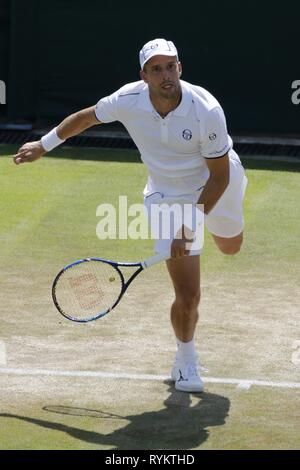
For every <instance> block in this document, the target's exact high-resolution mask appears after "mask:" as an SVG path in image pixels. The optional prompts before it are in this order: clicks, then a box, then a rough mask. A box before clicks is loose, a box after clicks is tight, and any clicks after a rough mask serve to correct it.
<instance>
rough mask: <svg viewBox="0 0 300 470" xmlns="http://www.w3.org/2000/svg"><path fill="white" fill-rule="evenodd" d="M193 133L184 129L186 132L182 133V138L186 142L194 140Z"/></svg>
mask: <svg viewBox="0 0 300 470" xmlns="http://www.w3.org/2000/svg"><path fill="white" fill-rule="evenodd" d="M192 135H193V134H192V131H191V130H190V129H184V131H183V132H182V137H183V138H184V139H185V140H191V138H192Z"/></svg>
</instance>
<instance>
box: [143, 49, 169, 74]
mask: <svg viewBox="0 0 300 470" xmlns="http://www.w3.org/2000/svg"><path fill="white" fill-rule="evenodd" d="M156 55H165V56H168V57H176V58H177V60H178V55H177V54H174V51H166V52H161V51H153V53H152V54H151V55H150V56H149V57H147V59H145V61H144V62H143V63H142V64H141V69H142V70H143V68H144V66H145V65H146V63H147V62H149V60H150V59H152V57H155V56H156Z"/></svg>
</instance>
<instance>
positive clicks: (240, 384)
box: [0, 367, 300, 390]
mask: <svg viewBox="0 0 300 470" xmlns="http://www.w3.org/2000/svg"><path fill="white" fill-rule="evenodd" d="M0 374H3V375H5V374H8V375H44V376H48V377H98V378H105V379H106V378H112V379H129V380H157V381H164V380H169V381H171V379H170V376H169V375H150V374H128V373H123V372H118V373H113V372H100V371H87V370H86V371H84V370H51V369H12V368H6V367H1V368H0ZM203 381H204V382H205V383H218V384H223V385H224V384H231V385H236V386H237V388H239V389H244V390H249V389H250V387H251V386H252V385H256V386H257V387H277V388H300V382H271V381H269V380H255V379H227V378H216V377H203Z"/></svg>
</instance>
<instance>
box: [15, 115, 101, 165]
mask: <svg viewBox="0 0 300 470" xmlns="http://www.w3.org/2000/svg"><path fill="white" fill-rule="evenodd" d="M96 124H101V122H100V121H98V119H97V118H96V115H95V106H91V107H90V108H86V109H82V110H81V111H78V112H77V113H74V114H71V115H70V116H68V117H66V118H65V119H64V120H63V121H62V122H61V123H60V124H59V126H58V127H57V128H56V129H55V130H52V131H51V132H49V134H47V135H46V136H44V137H43V138H42V139H41V140H38V141H34V142H27V143H26V144H24V145H22V147H20V148H19V150H18V151H17V153H16V154H15V155H14V157H13V158H14V162H15V164H16V165H19V164H20V163H28V162H34V161H35V160H38V159H39V158H41V157H42V156H43V155H44V154H45V153H46V152H47V151H50V150H52V148H54V147H56V146H57V145H59V144H60V143H62V142H64V141H65V140H66V139H68V138H69V137H73V136H75V135H78V134H80V133H81V132H83V131H85V130H86V129H88V128H89V127H92V126H94V125H96ZM51 147H52V148H51Z"/></svg>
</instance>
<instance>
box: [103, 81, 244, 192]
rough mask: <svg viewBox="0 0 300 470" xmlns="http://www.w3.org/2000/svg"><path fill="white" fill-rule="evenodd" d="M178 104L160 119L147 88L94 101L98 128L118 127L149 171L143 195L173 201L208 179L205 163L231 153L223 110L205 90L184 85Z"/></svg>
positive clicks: (132, 86) (137, 85)
mask: <svg viewBox="0 0 300 470" xmlns="http://www.w3.org/2000/svg"><path fill="white" fill-rule="evenodd" d="M180 83H181V87H182V100H181V102H180V104H179V105H178V107H177V108H176V109H174V110H173V111H172V112H170V113H169V114H168V115H167V116H166V117H165V118H162V117H161V116H160V115H159V114H158V113H157V111H156V110H155V109H154V107H153V105H152V103H151V101H150V97H149V89H148V85H147V84H146V83H145V82H144V81H138V82H134V83H129V84H127V85H125V86H123V87H122V88H120V89H119V90H118V91H116V92H115V93H113V94H112V95H110V96H107V97H105V98H102V99H101V100H100V101H98V103H97V105H96V108H95V114H96V117H97V119H98V120H99V121H101V122H103V123H108V122H113V121H120V122H121V123H122V124H123V125H124V126H125V128H126V129H127V130H128V132H129V134H130V136H131V137H132V139H133V141H134V142H135V144H136V146H137V148H138V149H139V151H140V154H141V159H142V161H143V162H144V163H145V164H146V166H147V168H148V182H147V185H146V187H145V190H144V194H145V195H148V194H150V193H152V192H154V191H159V192H161V193H163V194H166V195H170V196H174V195H175V196H176V195H182V194H190V193H192V192H194V191H195V190H197V189H199V188H200V187H201V186H203V185H204V184H205V182H206V180H207V178H208V176H209V171H208V168H207V165H206V162H205V158H219V157H222V156H223V155H225V154H226V153H227V152H229V155H230V158H233V159H238V160H239V158H238V156H237V154H236V153H235V152H234V151H233V150H231V149H232V140H231V138H230V137H229V136H228V134H227V128H226V121H225V116H224V113H223V110H222V108H221V106H220V104H219V103H218V101H217V100H216V99H215V98H214V97H213V96H212V95H211V94H210V93H209V92H208V91H206V90H205V89H204V88H201V87H198V86H195V85H191V84H190V83H187V82H185V81H183V80H181V81H180Z"/></svg>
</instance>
